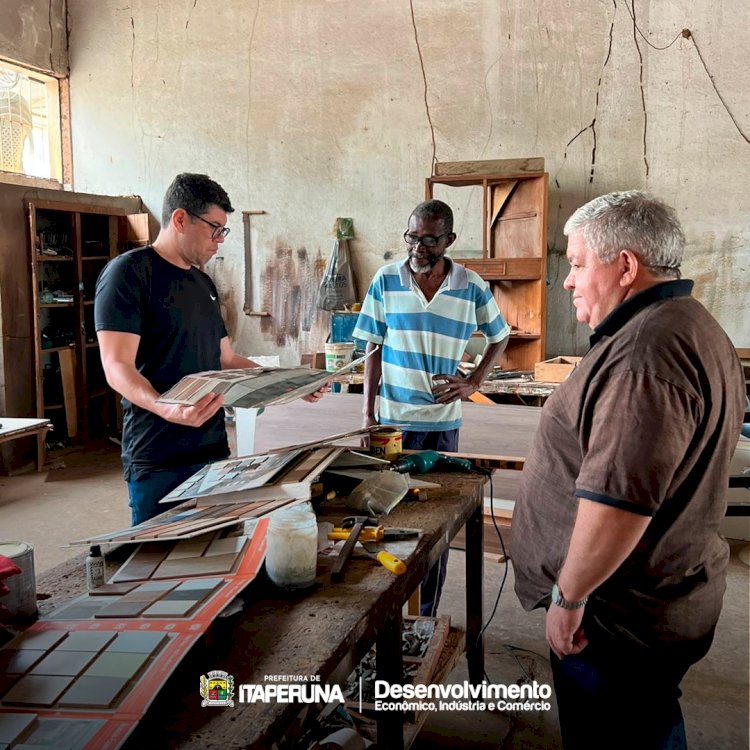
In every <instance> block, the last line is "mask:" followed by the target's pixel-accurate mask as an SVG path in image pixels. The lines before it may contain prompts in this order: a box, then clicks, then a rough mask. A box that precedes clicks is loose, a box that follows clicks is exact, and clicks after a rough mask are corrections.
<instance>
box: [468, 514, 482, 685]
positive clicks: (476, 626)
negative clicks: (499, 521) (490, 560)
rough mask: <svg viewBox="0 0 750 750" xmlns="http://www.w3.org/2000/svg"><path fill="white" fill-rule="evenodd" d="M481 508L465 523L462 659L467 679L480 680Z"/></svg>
mask: <svg viewBox="0 0 750 750" xmlns="http://www.w3.org/2000/svg"><path fill="white" fill-rule="evenodd" d="M483 581H484V508H483V506H481V505H480V506H479V507H478V508H477V509H476V510H475V511H474V512H473V513H472V514H471V516H470V517H469V520H468V521H467V522H466V661H467V662H468V665H469V681H470V682H471V683H472V684H473V685H478V684H480V683H481V682H482V680H483V679H484V639H483V637H482V636H481V635H480V633H481V631H482V623H483V621H484V588H483Z"/></svg>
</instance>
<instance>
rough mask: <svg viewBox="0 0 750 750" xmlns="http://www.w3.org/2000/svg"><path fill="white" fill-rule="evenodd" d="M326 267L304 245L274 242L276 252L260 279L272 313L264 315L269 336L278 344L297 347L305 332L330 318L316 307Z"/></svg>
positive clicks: (263, 327)
mask: <svg viewBox="0 0 750 750" xmlns="http://www.w3.org/2000/svg"><path fill="white" fill-rule="evenodd" d="M324 268H325V261H324V260H323V258H322V257H321V255H320V253H318V254H317V257H316V258H315V260H313V261H312V262H311V261H310V257H309V254H308V251H307V250H306V249H305V248H304V247H302V248H298V249H296V250H294V249H292V248H291V247H289V246H288V245H287V244H286V242H285V241H284V240H282V239H277V240H276V241H275V242H274V250H273V256H272V258H268V259H267V261H266V263H265V267H264V269H263V271H262V273H261V281H260V287H261V295H262V300H263V304H262V307H263V309H264V310H266V311H268V312H269V313H270V314H271V315H270V317H267V318H261V325H260V329H261V332H262V333H263V334H264V336H265V338H266V339H272V340H273V341H274V342H275V344H276V345H277V346H279V347H286V346H292V347H296V346H297V344H298V342H299V339H300V336H301V335H302V334H303V333H310V332H311V331H312V329H313V326H314V325H316V324H321V323H322V321H325V320H327V316H326V314H325V313H324V312H323V311H322V310H318V308H317V307H316V303H317V296H318V286H319V284H320V279H321V276H322V273H323V269H324Z"/></svg>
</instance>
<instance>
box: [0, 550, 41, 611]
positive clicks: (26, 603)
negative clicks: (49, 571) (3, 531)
mask: <svg viewBox="0 0 750 750" xmlns="http://www.w3.org/2000/svg"><path fill="white" fill-rule="evenodd" d="M0 555H3V556H4V557H7V558H9V559H10V560H11V562H13V563H14V564H15V565H17V566H18V567H19V568H21V572H20V573H19V574H17V575H14V576H10V577H9V578H6V579H5V580H4V581H3V583H5V585H6V586H7V587H8V588H9V589H10V593H9V594H6V595H5V596H3V597H0V603H1V604H3V605H5V606H6V607H7V608H8V609H9V610H10V613H11V615H13V617H33V616H35V615H36V613H37V608H36V576H35V575H34V548H33V547H32V546H31V545H30V544H27V543H26V542H0Z"/></svg>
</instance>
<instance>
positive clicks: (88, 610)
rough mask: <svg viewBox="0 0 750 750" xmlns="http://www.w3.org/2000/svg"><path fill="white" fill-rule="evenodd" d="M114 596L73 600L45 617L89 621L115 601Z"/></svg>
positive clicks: (84, 596) (86, 596)
mask: <svg viewBox="0 0 750 750" xmlns="http://www.w3.org/2000/svg"><path fill="white" fill-rule="evenodd" d="M117 599H119V597H116V596H88V594H84V595H83V596H80V597H78V598H77V599H73V601H72V602H70V604H68V605H67V606H65V607H61V608H60V609H56V610H55V611H54V612H52V614H50V615H48V616H47V619H48V620H90V619H92V618H93V617H96V613H97V612H99V611H100V610H102V609H104V607H106V606H107V605H108V604H110V603H112V602H113V601H117Z"/></svg>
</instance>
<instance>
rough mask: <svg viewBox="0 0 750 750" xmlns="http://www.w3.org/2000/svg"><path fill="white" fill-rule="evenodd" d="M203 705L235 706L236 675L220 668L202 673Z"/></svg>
mask: <svg viewBox="0 0 750 750" xmlns="http://www.w3.org/2000/svg"><path fill="white" fill-rule="evenodd" d="M201 696H202V698H203V701H202V702H201V706H202V707H205V706H231V707H232V708H233V707H234V701H233V700H232V698H234V677H232V675H230V674H228V673H227V672H222V671H221V670H220V669H214V670H212V671H211V672H209V673H208V674H207V675H201Z"/></svg>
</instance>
